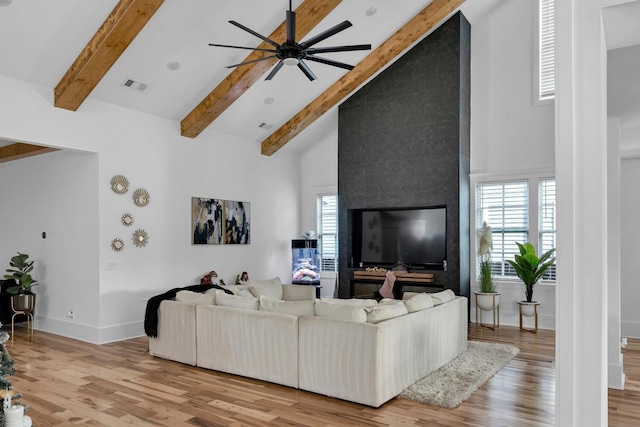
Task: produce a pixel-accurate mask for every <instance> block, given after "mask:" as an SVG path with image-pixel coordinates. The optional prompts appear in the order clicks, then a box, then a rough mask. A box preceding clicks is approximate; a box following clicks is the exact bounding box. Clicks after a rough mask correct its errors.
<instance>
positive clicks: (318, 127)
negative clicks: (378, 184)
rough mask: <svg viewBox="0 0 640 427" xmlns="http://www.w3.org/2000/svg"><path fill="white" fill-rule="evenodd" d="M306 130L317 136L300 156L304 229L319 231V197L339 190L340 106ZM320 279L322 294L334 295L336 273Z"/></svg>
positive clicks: (324, 295)
mask: <svg viewBox="0 0 640 427" xmlns="http://www.w3.org/2000/svg"><path fill="white" fill-rule="evenodd" d="M306 131H310V132H313V133H314V135H316V137H317V139H316V140H314V141H313V143H312V145H311V146H310V147H309V148H308V149H307V150H306V151H305V152H304V154H302V157H301V159H300V174H301V176H300V183H301V195H300V200H301V218H302V222H301V227H300V231H303V230H314V231H317V224H316V197H317V196H318V195H319V194H326V193H335V192H337V191H338V108H334V109H333V110H331V111H329V112H328V113H326V114H325V115H324V116H322V117H321V118H320V119H318V120H316V122H314V123H313V125H312V126H310V127H309V128H308V129H307V130H306ZM297 236H299V233H298V234H297ZM297 236H294V237H296V238H298V237H297ZM320 280H321V285H322V289H321V290H320V294H321V296H322V297H323V298H324V297H333V293H334V289H335V282H336V274H335V273H328V272H322V273H321V279H320Z"/></svg>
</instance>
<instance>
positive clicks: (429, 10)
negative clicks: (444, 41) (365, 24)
mask: <svg viewBox="0 0 640 427" xmlns="http://www.w3.org/2000/svg"><path fill="white" fill-rule="evenodd" d="M462 3H464V0H434V1H433V2H431V3H430V4H429V5H428V6H427V7H425V8H424V9H422V10H421V11H420V12H419V13H418V14H417V15H416V16H415V17H413V18H412V19H411V20H410V21H409V22H408V23H407V24H406V25H405V26H403V27H402V28H401V29H399V30H398V31H397V32H396V33H395V34H393V35H392V36H391V37H389V38H388V39H387V40H386V41H385V42H383V43H382V44H381V45H380V46H379V47H378V48H376V49H375V50H374V51H372V52H371V53H370V54H369V55H368V56H367V57H366V58H365V59H364V60H362V62H360V63H359V64H358V65H356V66H355V67H354V68H353V70H351V71H349V72H347V73H346V74H345V75H344V76H342V78H340V80H338V81H337V82H336V83H334V84H333V85H332V86H331V87H329V88H328V89H327V90H325V91H324V92H323V93H322V94H321V95H320V96H318V97H317V98H316V99H314V100H313V101H311V103H310V104H308V105H307V106H306V107H304V108H303V109H302V110H301V111H300V112H298V114H296V115H295V116H293V117H292V118H291V119H290V120H289V121H288V122H287V123H285V124H284V125H282V126H281V127H280V128H279V129H278V130H276V131H275V132H274V133H272V134H271V135H270V136H269V137H268V138H267V139H265V140H264V141H262V149H261V151H262V154H264V155H266V156H270V155H272V154H274V153H275V152H276V151H278V150H279V149H280V148H282V147H284V145H285V144H286V143H287V142H289V141H291V140H292V139H293V138H294V137H295V136H296V135H298V134H299V133H300V132H302V131H303V130H304V129H306V128H307V126H309V125H310V124H311V123H313V122H314V121H315V120H316V119H318V118H319V117H320V116H322V115H323V114H324V113H326V112H327V111H329V110H330V109H331V108H333V107H334V106H336V105H337V104H338V103H339V102H340V101H342V100H343V99H344V98H346V97H347V96H348V95H349V94H350V93H351V92H353V91H354V90H356V89H357V88H358V87H359V86H360V85H362V84H363V83H364V82H366V81H367V80H368V79H369V78H370V77H372V76H373V75H374V74H375V73H377V72H378V71H379V70H380V69H382V68H383V67H384V66H385V65H387V64H388V63H389V62H391V61H392V60H393V59H394V58H395V57H396V56H398V55H400V54H401V53H402V52H403V51H404V50H405V49H407V48H409V47H410V46H411V45H412V44H413V43H415V42H416V41H418V40H419V39H420V38H421V37H423V36H424V35H425V34H427V33H428V32H429V31H431V30H432V29H433V28H435V27H436V26H437V25H438V24H439V23H440V22H442V21H443V20H444V19H445V18H447V17H448V16H449V15H451V13H452V12H454V11H455V10H456V9H457V8H458V7H459V6H460V5H461V4H462Z"/></svg>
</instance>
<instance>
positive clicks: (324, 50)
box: [307, 44, 371, 54]
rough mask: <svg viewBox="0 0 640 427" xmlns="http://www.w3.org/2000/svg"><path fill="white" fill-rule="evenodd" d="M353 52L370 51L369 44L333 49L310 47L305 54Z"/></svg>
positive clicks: (335, 47)
mask: <svg viewBox="0 0 640 427" xmlns="http://www.w3.org/2000/svg"><path fill="white" fill-rule="evenodd" d="M354 50H371V45H370V44H353V45H350V46H333V47H312V48H310V49H307V53H309V54H314V53H327V52H351V51H354Z"/></svg>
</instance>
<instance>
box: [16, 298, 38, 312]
mask: <svg viewBox="0 0 640 427" xmlns="http://www.w3.org/2000/svg"><path fill="white" fill-rule="evenodd" d="M11 299H12V306H13V311H22V312H25V313H31V312H32V311H33V309H34V308H35V306H36V294H16V295H13V296H12V297H11Z"/></svg>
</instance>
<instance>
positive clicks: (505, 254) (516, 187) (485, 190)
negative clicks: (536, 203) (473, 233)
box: [476, 181, 529, 277]
mask: <svg viewBox="0 0 640 427" xmlns="http://www.w3.org/2000/svg"><path fill="white" fill-rule="evenodd" d="M477 191H478V195H477V199H476V200H477V219H476V229H477V230H480V229H481V228H482V223H483V222H485V221H486V222H487V224H489V226H490V227H491V237H492V239H493V251H492V252H491V270H492V273H493V275H494V276H496V277H506V276H515V275H516V274H515V271H514V270H513V268H512V267H511V265H509V263H508V262H506V260H508V259H513V257H514V255H515V254H517V253H519V250H518V245H516V242H521V243H523V242H526V241H528V234H529V192H528V186H527V182H526V181H521V182H500V183H486V184H479V185H478V187H477Z"/></svg>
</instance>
